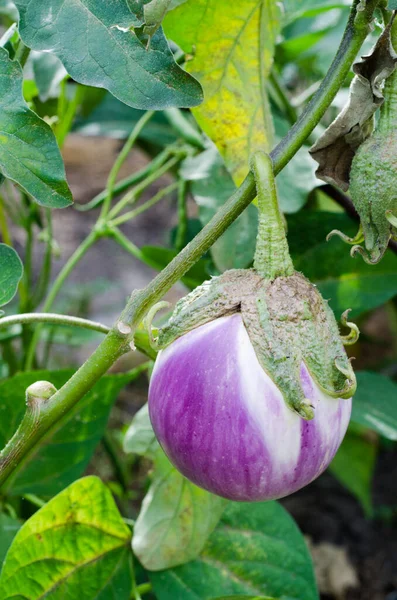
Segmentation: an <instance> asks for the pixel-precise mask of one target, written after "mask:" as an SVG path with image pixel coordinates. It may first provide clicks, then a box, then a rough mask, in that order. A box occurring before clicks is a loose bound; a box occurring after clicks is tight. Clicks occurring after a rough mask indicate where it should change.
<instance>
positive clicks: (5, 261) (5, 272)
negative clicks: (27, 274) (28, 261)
mask: <svg viewBox="0 0 397 600" xmlns="http://www.w3.org/2000/svg"><path fill="white" fill-rule="evenodd" d="M22 275H23V266H22V262H21V259H20V258H19V256H18V254H17V253H16V252H15V250H14V249H13V248H11V247H10V246H7V245H6V244H0V306H4V304H8V302H10V301H11V300H12V299H13V297H14V296H15V294H16V293H17V289H18V283H19V281H20V279H21V277H22ZM0 314H1V311H0Z"/></svg>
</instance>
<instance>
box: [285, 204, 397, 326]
mask: <svg viewBox="0 0 397 600" xmlns="http://www.w3.org/2000/svg"><path fill="white" fill-rule="evenodd" d="M332 229H339V230H341V231H343V232H345V233H346V234H348V235H354V234H355V233H356V230H357V224H356V223H355V222H354V221H352V220H351V219H350V218H349V217H347V216H346V215H343V214H336V213H327V212H312V213H310V212H301V213H297V214H296V215H291V216H290V217H289V218H288V242H289V245H290V249H291V253H292V255H293V258H294V264H295V268H296V269H297V270H298V271H302V272H303V273H304V274H305V275H306V276H307V277H308V278H309V279H310V280H311V281H313V283H315V284H316V285H317V286H318V288H319V290H320V292H321V293H322V295H323V296H324V298H327V299H328V298H329V299H330V306H331V307H332V308H333V310H334V312H335V314H336V315H337V316H338V317H339V316H340V315H341V313H342V312H343V311H344V310H346V309H347V308H351V309H353V311H354V312H353V313H352V316H353V317H356V316H357V315H358V314H360V313H363V312H366V311H368V310H371V309H373V308H376V307H377V306H380V305H382V304H383V303H384V302H386V301H387V300H390V298H393V297H394V296H395V295H396V294H397V257H396V256H395V255H394V254H392V253H391V252H388V253H387V254H386V255H385V257H384V258H383V260H382V262H381V263H380V264H379V265H377V266H376V268H373V266H372V265H367V264H366V263H365V262H364V261H363V260H362V258H361V257H358V256H357V257H355V258H354V259H352V258H351V257H350V254H349V251H350V246H348V245H347V244H345V243H344V242H342V240H341V239H339V238H336V237H334V238H332V239H331V240H330V241H329V242H326V240H325V238H326V235H327V234H328V233H329V232H330V231H331V230H332Z"/></svg>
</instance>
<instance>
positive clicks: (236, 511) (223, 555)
mask: <svg viewBox="0 0 397 600" xmlns="http://www.w3.org/2000/svg"><path fill="white" fill-rule="evenodd" d="M150 579H151V581H152V584H153V589H154V593H155V595H156V597H157V598H158V600H198V599H200V598H202V599H203V600H207V599H208V598H212V597H213V596H214V593H217V594H221V595H225V596H228V595H233V594H234V595H235V594H248V595H251V596H252V595H254V596H258V595H259V596H262V595H263V594H265V595H269V594H270V595H271V596H275V597H276V598H278V597H280V596H281V597H283V596H286V597H287V598H289V599H290V600H302V599H303V598H304V599H305V600H318V594H317V590H316V584H315V580H314V574H313V569H312V562H311V558H310V555H309V552H308V550H307V547H306V545H305V542H304V539H303V537H302V535H301V533H300V531H299V530H298V528H297V526H296V525H295V523H294V521H293V520H292V518H291V517H290V516H289V515H288V513H287V512H286V511H285V510H284V509H283V508H282V507H281V506H280V505H279V504H278V503H277V502H261V503H254V504H250V503H243V502H242V503H234V502H233V503H229V504H228V506H227V508H226V510H225V512H224V513H223V516H222V518H221V521H220V523H219V525H218V527H217V528H216V529H215V531H214V532H213V533H212V535H211V536H210V538H209V540H208V542H207V544H206V546H205V548H204V550H203V552H202V554H201V555H200V557H199V558H198V559H197V560H195V561H193V562H190V563H188V564H186V565H183V566H181V567H177V568H175V569H168V570H167V571H162V572H159V573H155V572H152V573H150ZM215 590H216V591H215Z"/></svg>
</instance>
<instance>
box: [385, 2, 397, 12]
mask: <svg viewBox="0 0 397 600" xmlns="http://www.w3.org/2000/svg"><path fill="white" fill-rule="evenodd" d="M387 8H388V9H389V10H397V0H389V3H388V5H387Z"/></svg>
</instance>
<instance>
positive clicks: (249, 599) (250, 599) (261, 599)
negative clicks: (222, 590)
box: [211, 596, 281, 600]
mask: <svg viewBox="0 0 397 600" xmlns="http://www.w3.org/2000/svg"><path fill="white" fill-rule="evenodd" d="M239 599H241V600H277V598H270V596H218V597H217V598H212V599H211V600H239ZM280 600H281V599H280Z"/></svg>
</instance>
